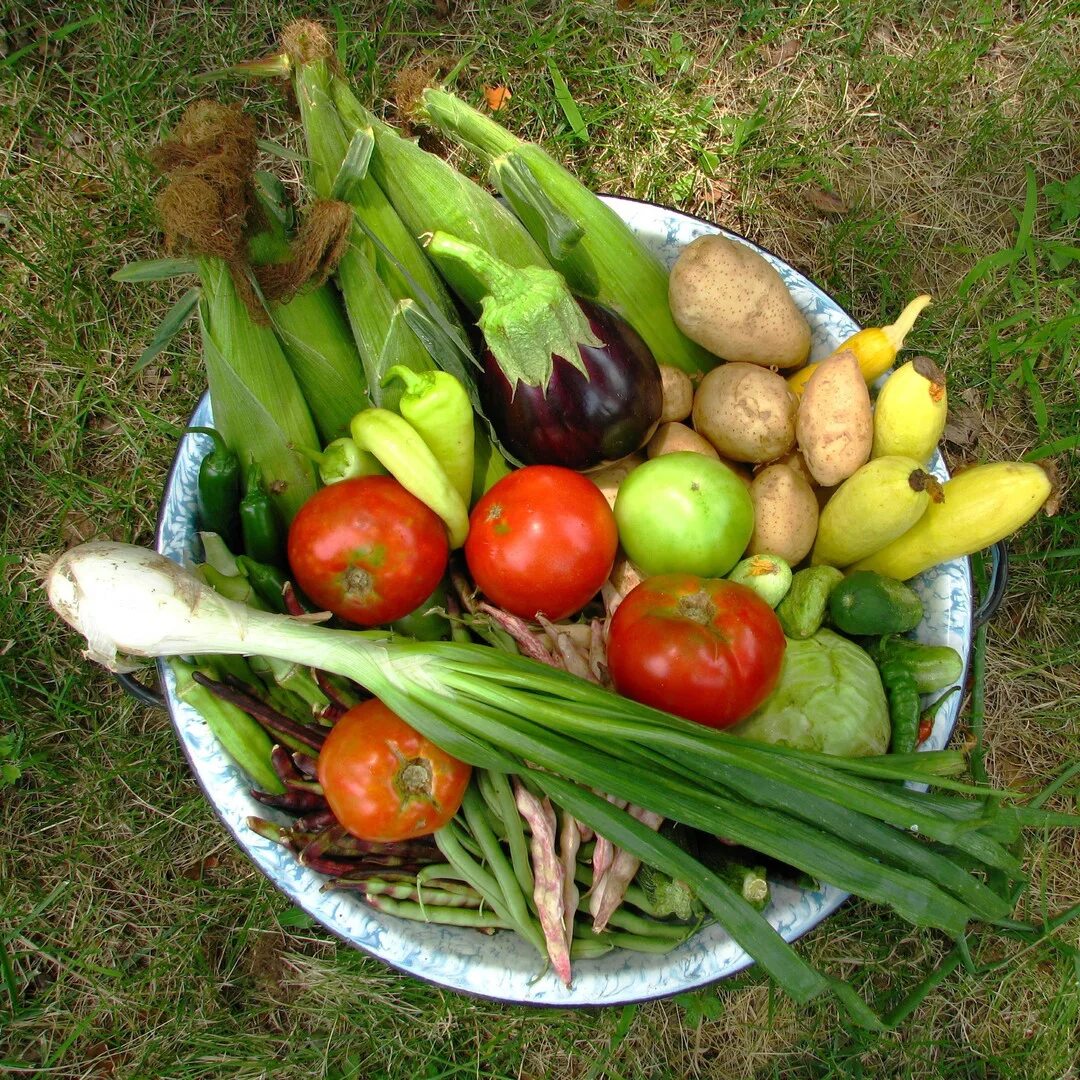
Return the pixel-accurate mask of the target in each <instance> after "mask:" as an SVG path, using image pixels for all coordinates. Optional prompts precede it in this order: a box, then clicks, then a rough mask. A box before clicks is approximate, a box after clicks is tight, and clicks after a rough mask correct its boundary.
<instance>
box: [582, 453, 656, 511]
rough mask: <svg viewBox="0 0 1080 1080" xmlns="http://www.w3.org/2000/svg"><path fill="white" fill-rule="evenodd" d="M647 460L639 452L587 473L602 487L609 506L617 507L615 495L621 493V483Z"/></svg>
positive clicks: (601, 490)
mask: <svg viewBox="0 0 1080 1080" xmlns="http://www.w3.org/2000/svg"><path fill="white" fill-rule="evenodd" d="M644 461H645V458H644V456H643V455H642V454H641V453H640V452H638V453H636V454H631V455H630V456H629V457H624V458H622V459H621V460H619V461H613V462H612V463H611V464H610V465H605V466H604V467H603V468H602V469H597V470H596V471H595V472H591V473H586V474H585V475H586V476H588V478H589V479H590V480H591V481H592V482H593V483H594V484H595V485H596V486H597V487H598V488H599V489H600V492H601V494H602V495H603V496H604V498H605V499H607V502H608V506H610V507H611V508H612V509H613V510H614V509H615V496H616V495H618V494H619V485H620V484H621V483H622V482H623V481H624V480H625V479H626V478H627V477H628V476H629V475H630V473H631V471H632V470H634V469H636V468H637V467H638V466H639V465H641V464H642V463H643V462H644Z"/></svg>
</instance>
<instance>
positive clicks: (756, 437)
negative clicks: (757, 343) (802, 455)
mask: <svg viewBox="0 0 1080 1080" xmlns="http://www.w3.org/2000/svg"><path fill="white" fill-rule="evenodd" d="M797 406H798V398H796V397H795V395H794V394H792V392H791V391H790V390H789V389H788V385H787V382H786V381H785V379H784V377H783V376H782V375H777V373H776V372H775V371H769V370H768V369H767V368H762V367H757V366H756V365H755V364H721V365H720V366H719V367H716V368H713V369H712V371H710V372H709V373H708V374H707V375H706V376H705V378H704V379H702V380H701V385H700V386H699V387H698V389H697V393H696V394H695V395H694V409H693V420H694V430H695V431H697V433H698V434H699V435H704V436H705V438H706V439H708V440H709V442H711V443H712V444H713V446H715V447H716V449H717V450H718V451H719V452H720V454H721V456H722V457H727V458H731V459H732V460H733V461H775V460H776V458H778V457H781V456H782V455H783V454H786V453H787V452H788V451H789V450H790V449H791V448H792V446H793V445H794V444H795V410H796V408H797Z"/></svg>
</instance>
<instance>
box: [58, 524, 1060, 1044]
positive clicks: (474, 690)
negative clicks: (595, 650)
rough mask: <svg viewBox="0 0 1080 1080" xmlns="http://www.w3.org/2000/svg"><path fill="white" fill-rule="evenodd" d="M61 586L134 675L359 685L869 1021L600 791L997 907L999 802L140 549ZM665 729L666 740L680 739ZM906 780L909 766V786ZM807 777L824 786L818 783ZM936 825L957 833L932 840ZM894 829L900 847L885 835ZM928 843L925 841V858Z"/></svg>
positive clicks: (759, 845) (844, 872)
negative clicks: (262, 598) (661, 877)
mask: <svg viewBox="0 0 1080 1080" xmlns="http://www.w3.org/2000/svg"><path fill="white" fill-rule="evenodd" d="M47 584H48V590H49V599H50V601H51V603H52V605H53V607H54V608H55V609H56V610H57V611H58V612H59V613H60V614H61V616H62V617H63V618H65V619H66V620H67V621H68V622H69V623H70V624H71V625H72V626H73V627H75V628H76V629H77V630H79V631H80V632H82V633H83V634H84V635H85V636H86V639H87V644H88V652H87V655H88V656H90V657H91V658H93V659H96V660H98V661H99V662H101V663H103V664H105V665H106V666H108V667H110V668H112V669H113V670H117V669H121V668H125V667H130V664H128V663H127V662H126V657H127V656H132V657H150V656H170V655H176V654H193V653H195V654H216V653H225V654H233V653H236V652H238V651H243V652H244V653H254V654H258V655H263V656H271V657H276V658H278V659H280V660H285V661H291V662H295V663H298V664H303V665H307V666H310V667H314V668H319V669H322V670H324V671H327V672H330V673H332V674H336V675H341V676H345V677H348V678H351V679H354V680H356V681H357V682H359V683H360V684H362V685H364V686H366V687H367V688H368V689H369V690H371V691H372V692H373V693H374V694H376V695H377V696H378V697H379V698H381V699H382V700H383V701H384V702H385V703H386V705H387V706H388V707H389V708H391V709H392V710H393V711H395V712H397V713H398V714H399V715H400V716H401V717H402V718H403V719H404V720H405V721H406V722H407V723H409V724H410V725H412V726H413V727H414V728H416V729H417V730H418V731H420V732H421V733H422V734H424V735H425V736H427V737H428V738H430V739H432V740H433V741H434V742H436V743H438V744H439V745H441V746H442V747H443V748H444V749H445V750H447V752H449V753H451V754H454V755H455V756H457V757H459V758H461V759H462V760H463V761H467V762H469V763H470V764H472V765H474V766H476V767H478V768H484V769H494V770H497V771H500V772H503V773H512V774H517V775H520V776H522V778H523V779H524V780H525V781H526V782H527V783H528V784H529V785H531V786H532V787H533V788H535V789H537V790H539V791H542V792H544V793H546V794H547V795H548V796H549V797H550V798H551V799H552V800H553V801H554V802H555V803H556V804H557V805H558V806H560V807H562V809H564V810H566V811H568V812H569V813H571V814H573V815H574V816H575V817H576V818H578V819H579V820H580V821H582V822H583V823H584V824H585V825H587V826H589V827H590V828H592V829H593V830H595V831H596V832H597V833H598V834H600V835H603V836H605V837H607V838H608V839H609V840H611V841H612V842H613V843H614V844H616V845H617V846H619V847H621V848H624V849H625V850H626V851H628V852H629V853H630V854H632V855H635V856H636V857H637V858H639V859H641V860H642V861H643V862H646V863H648V864H649V865H651V866H654V867H656V868H657V869H659V870H661V871H663V872H664V873H666V874H670V875H671V876H672V877H676V878H678V879H679V880H681V881H686V882H687V883H688V884H689V885H690V886H691V887H692V888H693V889H694V891H695V892H696V893H697V895H698V896H699V897H700V898H701V901H702V903H704V904H705V906H706V907H707V908H708V909H709V911H710V912H711V913H712V914H713V916H714V917H715V918H716V920H717V921H718V922H719V923H720V924H721V925H722V926H723V927H724V928H725V929H726V930H727V931H728V932H729V933H730V934H731V935H732V937H733V938H734V939H735V941H737V942H738V943H739V944H740V945H741V946H742V947H743V948H744V949H746V951H747V952H748V953H749V954H750V955H751V956H752V957H753V958H754V959H755V960H757V961H758V962H759V963H761V964H762V966H763V967H764V968H765V969H766V970H767V971H768V972H769V973H770V974H771V975H772V976H773V978H775V979H776V981H777V982H778V983H779V984H780V985H781V986H783V987H784V989H785V990H787V991H788V993H790V994H791V995H792V996H793V997H794V998H795V999H796V1000H798V1001H805V1000H807V999H808V998H809V997H811V996H813V995H814V994H817V993H820V992H822V991H825V990H828V991H831V992H832V993H833V994H835V995H836V997H837V998H838V999H839V1000H840V1002H841V1003H842V1004H843V1005H844V1007H845V1008H846V1009H847V1010H848V1012H849V1014H850V1015H851V1016H852V1017H853V1018H854V1019H855V1020H856V1021H857V1022H858V1023H860V1024H864V1025H867V1026H871V1027H880V1026H881V1024H880V1020H878V1018H877V1017H875V1015H874V1014H873V1012H872V1011H871V1010H870V1009H869V1008H868V1007H867V1006H866V1005H865V1003H864V1002H862V1001H861V1000H860V999H859V998H858V996H857V995H856V994H855V992H854V990H853V989H852V988H851V987H850V986H848V985H847V984H845V983H842V982H840V981H838V980H835V979H829V978H826V977H825V976H823V975H821V974H820V973H818V972H816V971H814V970H813V969H812V968H811V967H809V965H807V964H806V962H805V961H803V960H802V959H801V958H800V957H799V956H798V955H797V954H796V953H795V952H794V950H793V949H792V948H791V947H790V946H789V945H788V944H786V943H785V942H784V941H783V940H782V938H781V937H780V936H779V935H778V934H777V933H776V932H775V931H774V930H773V929H772V927H771V926H770V925H769V924H768V922H767V921H766V920H765V919H763V918H762V916H761V915H760V914H759V913H758V912H757V911H755V910H754V908H753V907H752V906H751V905H750V904H747V902H746V901H745V900H744V899H743V898H742V897H741V896H739V895H738V893H737V892H736V891H734V890H733V889H732V888H731V887H730V886H729V885H727V884H726V883H725V882H724V881H723V880H722V879H721V878H720V877H718V876H717V875H716V874H715V873H713V872H712V871H711V870H709V869H708V868H706V867H704V866H702V865H701V864H700V863H698V862H697V861H696V860H695V859H694V858H693V857H692V856H691V855H690V854H688V853H687V852H685V851H684V850H683V849H682V848H680V847H679V846H678V845H676V844H674V843H672V842H671V841H670V840H668V839H666V838H665V837H663V836H662V835H659V834H657V833H655V832H654V831H653V830H652V829H650V828H649V827H648V826H647V825H644V824H642V823H641V822H639V821H637V820H636V819H635V818H634V817H632V816H631V815H629V814H627V813H626V812H625V811H623V810H620V809H618V808H617V807H616V806H614V805H613V804H611V803H610V802H608V801H607V800H606V799H604V798H602V797H601V796H599V795H596V794H594V792H593V791H592V790H590V789H591V788H596V789H598V790H601V791H604V792H606V793H608V794H610V795H612V796H615V797H617V798H621V799H625V800H628V801H630V802H633V803H635V804H637V805H639V806H642V807H644V808H646V809H649V810H653V811H654V812H656V813H659V814H663V815H664V816H666V817H669V818H671V819H673V820H674V821H679V822H683V823H685V824H687V825H691V826H693V827H695V828H699V829H703V830H705V831H707V832H709V833H712V834H715V835H723V836H728V837H731V838H732V839H735V840H739V841H741V842H743V843H745V844H746V845H747V846H749V847H752V848H753V849H755V850H759V851H763V852H765V853H767V854H770V855H774V856H775V857H777V858H780V859H782V860H783V861H785V862H787V863H790V864H791V865H792V866H795V867H797V868H799V869H803V870H805V871H807V872H809V873H811V874H813V875H814V876H815V877H817V878H819V879H821V880H823V881H827V882H831V883H833V884H836V885H838V886H839V887H841V888H846V889H849V890H850V891H852V892H855V893H857V894H858V895H860V896H864V897H867V898H870V899H876V900H879V901H881V902H883V903H887V904H889V905H890V906H892V907H893V908H894V909H895V910H896V911H898V912H899V913H901V914H902V915H903V916H904V917H905V918H907V919H909V920H910V921H912V922H914V923H915V924H916V925H922V926H936V927H940V928H942V929H944V930H946V931H947V932H948V933H950V934H953V935H957V936H958V935H959V934H961V933H963V931H964V929H965V927H966V924H967V923H968V922H969V921H971V920H972V919H974V918H979V917H988V916H993V915H996V914H997V912H998V911H999V910H1000V907H1001V906H1000V905H997V904H996V903H995V901H994V899H993V898H992V897H989V896H987V894H986V893H985V892H984V891H983V890H982V889H981V888H980V887H979V882H980V879H981V876H982V875H983V874H985V872H986V871H987V870H989V869H993V867H994V865H995V856H994V844H995V843H996V842H994V841H991V840H990V837H989V836H988V835H987V832H986V829H987V828H989V827H990V826H992V825H993V823H994V822H995V821H996V819H997V817H998V816H999V815H1000V814H1002V813H1005V814H1007V813H1008V808H1007V807H1002V806H1001V805H1000V802H999V801H998V800H990V799H984V801H983V802H982V803H981V804H980V805H979V813H978V816H974V817H971V816H965V815H963V814H948V813H943V812H942V807H944V806H946V805H959V806H967V805H970V804H969V803H967V802H966V801H965V800H964V799H963V798H961V797H958V796H946V795H944V794H942V793H937V794H935V795H933V796H924V795H923V794H922V793H921V792H918V791H914V790H904V789H902V788H899V787H898V786H897V785H896V783H895V781H893V780H886V781H877V780H873V779H870V778H866V777H860V776H857V775H852V774H851V773H850V772H849V771H845V770H844V769H836V770H834V771H832V772H830V771H829V769H828V767H827V765H826V764H824V763H822V762H820V761H819V760H818V757H817V755H808V756H806V758H805V760H804V759H803V757H802V755H800V753H799V752H797V751H792V752H791V753H790V754H788V755H783V756H779V755H770V754H768V753H767V752H766V751H764V750H763V749H762V748H761V747H760V746H758V745H756V744H752V743H748V742H744V741H742V740H741V739H740V738H739V737H738V736H733V735H729V734H726V733H724V732H717V731H711V730H709V729H705V728H701V727H698V726H695V725H693V724H689V723H688V722H686V721H682V720H679V719H677V718H675V717H671V716H668V715H666V714H664V713H661V712H658V711H656V710H654V709H650V708H647V707H646V706H643V705H640V704H638V703H636V702H633V701H629V700H627V699H624V698H620V697H617V696H616V695H614V694H611V693H609V692H607V691H605V690H603V689H601V688H599V687H596V686H592V685H590V684H587V683H585V682H584V681H583V680H577V679H574V678H573V677H572V676H569V675H566V674H565V673H559V672H554V671H552V669H550V668H546V667H544V666H543V665H540V664H536V663H533V662H531V661H528V660H525V659H523V658H521V657H516V656H507V655H505V654H502V653H500V652H498V651H497V650H494V649H490V648H486V647H484V646H481V645H466V644H459V643H454V642H433V643H427V642H425V643H421V642H413V641H409V640H408V639H402V638H399V637H396V636H392V635H391V636H388V635H386V634H384V633H382V632H378V631H344V630H330V629H326V628H322V627H315V626H311V625H309V624H307V623H304V622H301V621H298V620H295V619H290V618H288V617H287V616H279V615H273V614H270V613H266V612H258V611H251V610H248V609H244V608H242V607H240V606H239V605H236V604H234V603H233V602H231V601H229V600H226V599H225V598H224V597H221V596H218V595H217V594H215V593H214V592H213V591H212V590H210V589H208V588H207V587H205V586H203V585H202V584H201V582H199V581H197V580H196V579H194V578H192V577H191V575H190V574H188V573H187V572H186V571H184V570H183V569H181V568H180V567H179V566H177V565H176V564H175V563H172V562H170V561H169V560H168V559H165V558H163V557H162V556H159V555H157V554H155V553H154V552H151V551H146V550H144V549H142V548H137V547H131V546H128V545H123V544H114V543H108V542H100V543H91V544H84V545H82V546H80V547H77V548H73V549H72V550H70V551H68V552H66V553H65V554H64V555H62V556H61V557H60V559H59V560H58V561H57V563H56V564H55V565H54V567H53V568H52V570H51V571H50V574H49V579H48V583H47ZM238 626H241V627H242V628H243V633H242V634H238V633H237V627H238ZM658 733H664V734H665V735H666V737H667V740H668V741H667V744H666V747H665V744H664V742H663V740H660V739H659V737H658ZM718 762H720V763H722V764H723V769H718V768H717V767H716V766H717V763H718ZM903 771H904V770H903V768H902V767H899V766H898V768H897V770H896V772H897V773H898V774H900V777H901V778H904V777H903V776H902V774H903ZM808 777H812V778H813V780H814V782H815V784H816V785H817V786H816V791H815V792H814V793H812V792H811V790H810V788H809V787H808V783H807V778H808ZM907 778H909V779H912V780H916V781H922V780H925V778H926V770H925V769H922V768H916V767H914V766H912V767H911V768H910V776H909V777H907ZM978 790H980V791H981V792H982V793H983V794H984V795H986V794H989V789H986V790H985V791H983V790H982V789H978ZM759 792H760V794H759ZM898 794H900V802H899V803H898V802H897V795H898ZM949 799H953V800H954V802H953V803H952V804H950V803H949V802H948V800H949ZM481 806H482V803H481V802H480V801H479V800H477V803H476V807H477V808H479V807H481ZM795 807H798V812H792V808H795ZM901 807H902V808H904V809H906V810H908V811H910V814H911V816H915V815H917V820H919V821H920V822H921V827H920V831H921V832H922V833H923V834H924V838H922V839H919V840H916V839H915V838H914V837H913V836H912V835H911V834H910V833H909V832H908V830H907V829H905V828H898V827H897V826H896V825H894V824H890V823H889V819H890V818H892V817H893V816H894V815H895V814H896V813H897V812H898V811H899V808H901ZM817 811H820V814H818V813H816V812H817ZM800 815H802V816H800ZM905 820H906V819H905ZM1060 824H1062V825H1067V826H1069V827H1074V828H1075V827H1077V826H1078V825H1080V818H1077V817H1068V816H1064V815H1063V816H1062V817H1061V819H1060ZM922 826H925V827H922ZM882 830H887V831H886V832H882ZM894 834H895V835H894ZM934 835H936V836H945V837H949V838H950V843H941V842H938V841H935V840H933V839H929V837H930V836H934ZM883 836H890V837H892V839H891V840H889V841H887V842H882V840H881V837H883ZM972 838H982V839H985V840H987V841H990V843H989V846H988V847H987V849H986V851H985V852H983V851H981V850H980V849H979V848H978V847H977V846H975V845H972V844H970V843H969V841H970V840H971V839H972ZM447 839H448V843H447V846H446V847H444V849H443V850H444V853H445V854H446V855H447V856H448V857H449V858H450V860H451V861H452V862H453V863H454V865H455V867H456V868H457V869H458V872H459V873H463V874H464V873H465V870H464V869H463V867H464V868H467V870H468V873H467V878H468V880H469V883H470V884H471V885H473V886H474V887H476V888H478V890H479V891H480V892H481V893H483V894H485V896H490V897H491V899H492V901H493V902H494V905H495V910H496V913H497V914H498V915H499V917H500V919H505V920H506V921H508V922H510V923H511V924H513V923H515V922H517V920H516V919H515V918H514V917H513V915H512V913H511V912H510V911H509V910H508V906H507V897H506V895H505V891H504V890H509V889H513V890H517V889H519V888H520V886H519V882H518V880H517V877H516V875H515V873H514V871H513V869H512V867H511V866H510V864H509V863H507V861H506V859H505V856H504V857H503V861H502V864H501V865H500V867H499V874H498V878H499V879H501V880H497V878H496V877H495V876H494V875H492V874H491V873H489V872H488V871H486V870H484V869H483V868H482V867H480V866H479V864H475V858H473V857H472V856H470V854H469V852H468V851H467V849H466V848H465V846H464V844H463V838H462V836H460V835H458V832H455V830H454V827H453V826H451V827H449V832H448V834H447ZM488 839H489V840H490V838H488ZM962 843H967V845H968V846H967V848H966V850H963V851H959V852H957V850H956V848H955V847H954V846H953V845H954V844H956V845H959V844H962ZM912 845H923V846H925V849H926V851H927V852H928V853H929V854H928V856H927V857H923V856H921V855H918V854H916V852H915V850H914V848H913V847H912ZM470 860H471V861H470ZM946 863H948V864H950V865H948V866H947V865H946ZM474 864H475V865H474ZM971 870H975V871H976V872H977V873H978V874H979V875H980V877H974V876H973V877H972V881H973V882H974V884H970V885H969V884H967V883H966V882H965V881H964V880H963V878H962V875H964V874H968V873H970V871H971ZM521 910H522V909H521V908H520V907H519V908H518V915H519V917H520V915H521Z"/></svg>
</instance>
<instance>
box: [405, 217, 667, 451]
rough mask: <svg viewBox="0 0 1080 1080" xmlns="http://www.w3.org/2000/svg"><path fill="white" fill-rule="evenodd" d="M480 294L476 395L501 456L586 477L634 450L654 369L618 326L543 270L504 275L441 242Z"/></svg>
mask: <svg viewBox="0 0 1080 1080" xmlns="http://www.w3.org/2000/svg"><path fill="white" fill-rule="evenodd" d="M425 241H426V243H427V245H428V248H429V250H430V251H431V252H432V254H436V255H439V256H440V257H444V258H455V259H457V260H458V261H459V262H460V263H462V264H463V265H464V266H465V267H467V268H468V269H469V270H470V271H471V272H472V273H473V275H474V276H475V278H476V279H477V282H478V283H479V284H480V286H481V289H482V291H483V293H484V297H483V300H482V301H481V305H482V309H483V310H482V314H481V315H480V318H479V319H478V320H477V326H478V327H479V329H480V332H481V334H482V335H483V344H482V346H481V349H480V352H481V360H482V365H483V374H482V375H481V377H480V379H479V380H478V381H479V387H478V389H479V396H480V401H481V405H482V407H483V410H484V415H485V416H486V418H487V420H488V422H489V423H490V424H491V427H492V430H493V431H494V433H495V436H496V438H497V439H498V441H499V443H500V444H501V445H502V448H503V449H504V450H505V451H506V452H507V453H508V454H510V455H512V456H513V457H514V458H515V459H516V460H517V461H518V462H519V463H520V464H522V465H561V466H564V467H565V468H569V469H576V470H579V471H584V470H588V469H593V468H597V467H599V466H601V465H604V464H605V463H607V462H611V461H617V460H618V459H619V458H623V457H626V456H627V455H628V454H632V453H633V452H634V451H635V450H639V449H640V448H641V447H642V446H644V445H645V443H646V442H647V441H648V439H649V437H650V436H651V435H652V433H653V431H654V430H655V429H656V425H657V423H659V420H660V413H661V409H662V407H663V392H662V381H661V376H660V368H659V367H658V366H657V363H656V360H655V358H654V357H653V355H652V352H651V351H650V350H649V347H648V345H646V344H645V341H644V339H643V338H642V337H641V335H640V334H638V332H637V331H636V330H635V329H634V328H633V327H632V326H631V325H630V324H629V323H628V322H626V321H625V320H624V319H623V318H621V317H620V316H619V315H617V314H616V313H615V312H613V311H611V310H610V309H608V308H605V307H601V306H600V305H598V304H595V303H593V302H592V301H590V300H585V299H583V298H581V297H575V296H573V295H572V294H571V293H570V291H569V289H568V288H567V286H566V282H565V281H564V280H563V277H562V275H561V274H559V273H558V272H557V271H555V270H552V269H551V268H550V267H536V266H527V267H520V268H519V267H512V266H510V265H509V264H507V263H503V262H500V261H499V260H498V259H496V258H494V257H493V256H492V255H490V254H489V253H488V252H486V251H484V250H483V249H481V248H478V247H476V246H475V245H473V244H469V243H466V242H465V241H462V240H459V239H457V238H456V237H452V236H449V235H447V234H446V233H440V232H436V233H432V234H429V235H428V236H427V237H426V238H425Z"/></svg>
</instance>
